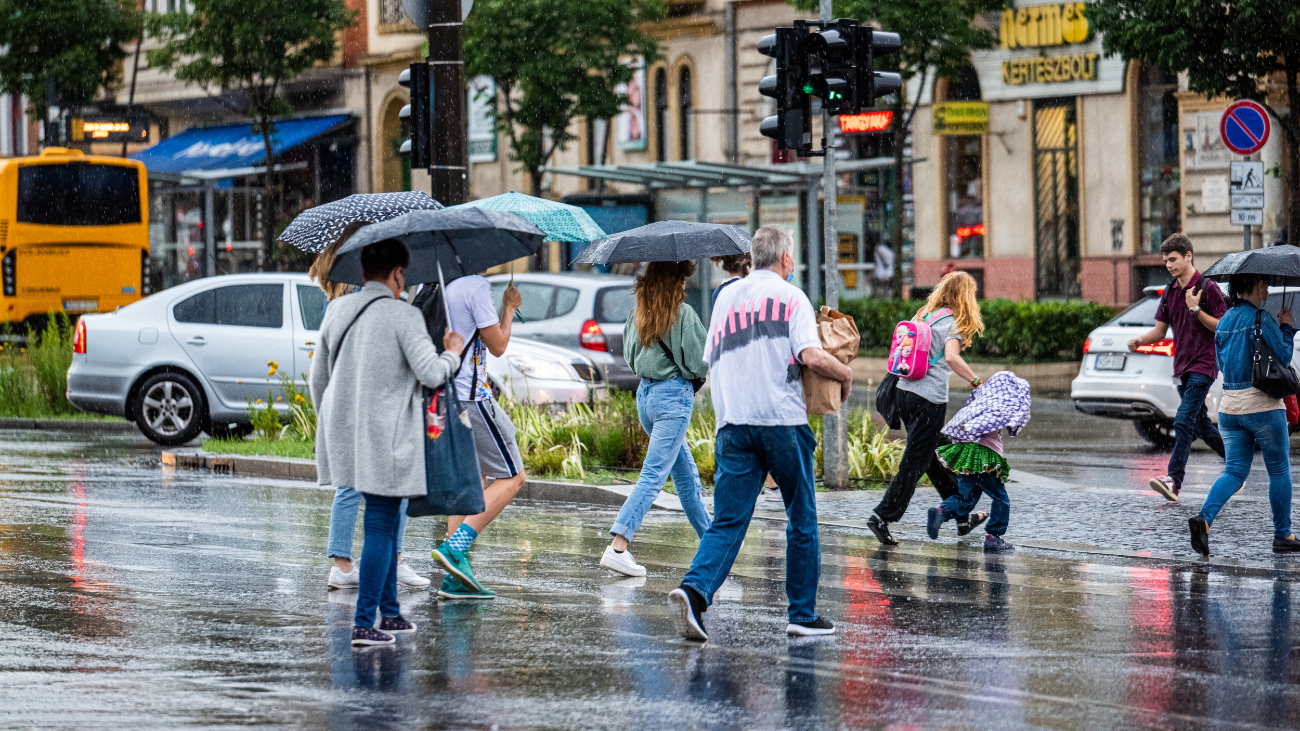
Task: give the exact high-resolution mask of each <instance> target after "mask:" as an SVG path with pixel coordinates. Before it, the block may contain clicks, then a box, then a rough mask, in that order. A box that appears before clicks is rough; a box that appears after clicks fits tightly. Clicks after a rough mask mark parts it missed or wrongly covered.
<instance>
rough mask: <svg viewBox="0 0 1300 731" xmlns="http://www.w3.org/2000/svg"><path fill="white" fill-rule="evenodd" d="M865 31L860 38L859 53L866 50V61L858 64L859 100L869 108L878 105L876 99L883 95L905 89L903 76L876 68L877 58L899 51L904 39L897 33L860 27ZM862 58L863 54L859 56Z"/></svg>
mask: <svg viewBox="0 0 1300 731" xmlns="http://www.w3.org/2000/svg"><path fill="white" fill-rule="evenodd" d="M860 30H862V31H865V32H863V33H862V34H860V36H859V38H860V39H861V42H860V43H859V53H862V51H863V50H865V53H866V63H861V62H860V63H859V64H858V82H857V87H858V89H859V97H858V102H859V104H860V105H861V107H862V108H864V109H867V108H870V107H873V106H875V105H876V100H877V99H879V98H880V97H882V96H888V95H890V94H893V93H896V92H900V91H902V89H903V78H902V77H901V76H899V75H898V74H895V73H891V72H888V71H877V70H876V59H878V58H880V57H881V56H888V55H889V54H891V53H897V52H898V49H899V48H900V47H902V41H901V40H899V38H898V34H897V33H886V32H885V31H879V30H871V29H870V28H862V29H860ZM859 59H861V56H859Z"/></svg>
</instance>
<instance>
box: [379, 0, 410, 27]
mask: <svg viewBox="0 0 1300 731" xmlns="http://www.w3.org/2000/svg"><path fill="white" fill-rule="evenodd" d="M406 22H410V21H408V20H407V19H406V13H405V12H404V11H403V10H402V0H379V24H380V25H392V24H394V23H406Z"/></svg>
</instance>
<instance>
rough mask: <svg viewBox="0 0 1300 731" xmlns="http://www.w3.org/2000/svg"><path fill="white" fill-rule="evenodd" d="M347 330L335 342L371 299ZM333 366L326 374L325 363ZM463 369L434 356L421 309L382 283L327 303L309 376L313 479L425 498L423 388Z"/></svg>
mask: <svg viewBox="0 0 1300 731" xmlns="http://www.w3.org/2000/svg"><path fill="white" fill-rule="evenodd" d="M376 299H378V300H387V301H386V302H377V303H375V304H374V305H372V306H371V307H370V308H369V309H367V310H366V311H365V312H364V313H362V315H361V317H360V319H358V320H357V322H356V324H355V325H353V326H352V329H351V330H350V331H349V332H348V335H347V340H346V341H345V342H344V343H343V346H342V349H341V350H338V352H337V357H336V355H335V350H336V349H338V348H339V338H340V337H341V336H342V335H343V330H344V328H346V327H347V326H348V323H350V322H352V321H353V319H355V318H356V316H357V313H358V312H359V311H360V310H361V308H362V306H364V305H365V304H366V303H367V302H370V301H371V300H376ZM331 360H334V361H335V362H334V368H333V370H332V371H331V369H330V361H331ZM459 367H460V358H459V356H457V355H456V354H455V353H443V354H442V355H439V354H438V351H437V350H436V349H435V348H434V346H433V340H431V339H430V338H429V333H428V332H427V331H426V330H425V326H424V318H423V317H422V316H421V315H420V312H419V310H417V309H416V308H414V307H412V306H410V305H408V304H406V303H404V302H402V301H401V300H399V299H395V298H394V297H393V292H392V290H390V289H389V288H388V287H387V286H386V285H384V284H381V283H379V282H368V283H367V284H366V286H365V287H362V289H361V291H360V292H356V293H354V294H350V295H347V296H345V297H340V298H339V299H337V300H335V301H333V302H331V303H330V306H329V308H328V309H327V310H326V312H325V320H324V322H323V323H322V324H321V329H320V336H319V342H318V344H317V346H316V352H315V354H314V355H313V356H312V366H311V375H310V376H309V377H308V382H309V386H310V388H311V400H312V403H314V404H316V414H317V423H318V427H317V430H316V475H317V481H318V482H319V483H320V484H322V485H345V486H347V487H352V488H355V489H357V490H359V491H361V492H366V493H371V494H374V495H382V496H385V497H411V496H414V495H423V494H424V493H425V485H424V434H425V427H424V402H423V399H422V398H421V397H420V388H419V386H420V384H424V385H425V386H428V387H430V388H437V387H439V386H441V385H443V384H444V383H446V382H447V379H448V378H451V377H452V375H453V374H455V373H456V371H457V370H458V369H459Z"/></svg>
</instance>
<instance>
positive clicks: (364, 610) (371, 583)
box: [353, 494, 406, 627]
mask: <svg viewBox="0 0 1300 731" xmlns="http://www.w3.org/2000/svg"><path fill="white" fill-rule="evenodd" d="M405 502H406V501H405V500H403V499H402V498H396V497H383V496H382V495H371V494H366V519H365V520H366V534H365V542H364V543H363V544H362V546H361V575H360V576H359V577H358V579H359V580H360V583H361V586H359V587H358V588H357V613H356V615H355V619H353V624H354V625H355V626H357V627H374V626H375V609H378V610H379V614H380V615H381V616H384V617H398V616H401V614H402V607H401V605H399V604H398V603H397V523H398V520H399V517H400V516H401V514H402V510H403V509H404V506H403V503H405Z"/></svg>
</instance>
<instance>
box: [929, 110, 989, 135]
mask: <svg viewBox="0 0 1300 731" xmlns="http://www.w3.org/2000/svg"><path fill="white" fill-rule="evenodd" d="M934 133H935V134H937V135H986V134H988V133H989V104H988V102H939V103H938V104H935V105H934Z"/></svg>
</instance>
